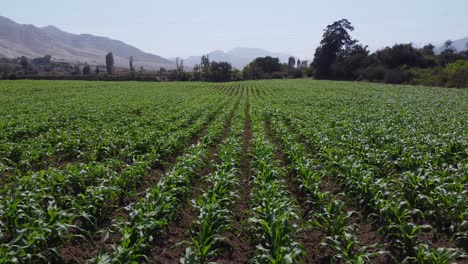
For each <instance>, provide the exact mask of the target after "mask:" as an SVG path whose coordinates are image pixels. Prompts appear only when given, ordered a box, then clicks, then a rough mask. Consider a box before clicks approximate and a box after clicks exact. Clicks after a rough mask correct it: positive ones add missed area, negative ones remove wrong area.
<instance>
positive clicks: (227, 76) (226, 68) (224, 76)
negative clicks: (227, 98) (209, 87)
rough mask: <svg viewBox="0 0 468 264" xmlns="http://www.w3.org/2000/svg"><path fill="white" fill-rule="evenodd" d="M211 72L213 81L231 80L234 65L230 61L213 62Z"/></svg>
mask: <svg viewBox="0 0 468 264" xmlns="http://www.w3.org/2000/svg"><path fill="white" fill-rule="evenodd" d="M210 72H211V74H210V80H211V81H213V82H229V81H231V79H232V66H231V64H230V63H228V62H216V61H213V62H211V65H210Z"/></svg>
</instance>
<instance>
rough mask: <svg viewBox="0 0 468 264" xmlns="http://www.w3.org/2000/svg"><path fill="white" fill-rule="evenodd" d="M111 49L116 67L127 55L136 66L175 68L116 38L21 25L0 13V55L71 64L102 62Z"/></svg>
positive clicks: (167, 62) (120, 64) (123, 61)
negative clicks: (40, 58) (44, 58)
mask: <svg viewBox="0 0 468 264" xmlns="http://www.w3.org/2000/svg"><path fill="white" fill-rule="evenodd" d="M108 52H113V54H114V60H115V63H116V66H118V67H128V60H129V57H130V56H133V57H134V64H135V66H136V67H140V66H143V67H144V68H145V69H151V70H157V69H159V68H160V67H165V68H169V69H170V68H174V63H173V62H172V61H170V60H167V59H165V58H162V57H160V56H157V55H154V54H150V53H146V52H143V51H141V50H139V49H137V48H135V47H133V46H131V45H128V44H126V43H124V42H122V41H119V40H113V39H109V38H106V37H99V36H93V35H90V34H80V35H77V34H72V33H68V32H64V31H62V30H60V29H58V28H56V27H53V26H47V27H42V28H41V27H36V26H33V25H22V24H18V23H15V22H14V21H12V20H10V19H8V18H5V17H1V16H0V57H7V58H16V57H20V56H26V57H28V58H35V57H43V56H44V55H51V56H52V57H53V59H54V60H57V61H66V62H71V63H77V62H81V63H85V62H87V63H89V64H92V65H97V64H104V63H105V61H104V60H105V59H104V58H105V55H106V54H107V53H108Z"/></svg>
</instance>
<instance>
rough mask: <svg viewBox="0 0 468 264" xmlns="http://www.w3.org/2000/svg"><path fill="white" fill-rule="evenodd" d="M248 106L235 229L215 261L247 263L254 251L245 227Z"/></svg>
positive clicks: (249, 153) (247, 188)
mask: <svg viewBox="0 0 468 264" xmlns="http://www.w3.org/2000/svg"><path fill="white" fill-rule="evenodd" d="M250 122H251V120H250V106H249V104H248V103H247V105H246V107H245V122H244V140H243V145H242V154H241V164H240V165H241V176H240V182H239V184H240V188H239V192H238V194H239V198H238V200H237V201H236V204H235V205H234V208H233V213H234V218H235V222H234V228H235V231H233V232H228V233H227V234H226V238H227V239H226V242H225V243H224V244H223V245H222V247H223V250H222V251H221V254H220V255H219V256H218V258H217V259H216V262H217V263H226V264H227V263H239V264H240V263H249V262H250V259H251V256H252V255H253V252H254V250H255V249H254V247H253V246H252V245H251V243H250V241H249V238H248V234H247V230H246V229H247V228H246V222H245V221H246V219H247V218H248V216H247V212H248V210H249V205H248V200H249V194H250V186H249V177H250V161H251V150H250V145H251V143H250V142H251V140H252V130H251V126H250Z"/></svg>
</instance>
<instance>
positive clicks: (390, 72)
mask: <svg viewBox="0 0 468 264" xmlns="http://www.w3.org/2000/svg"><path fill="white" fill-rule="evenodd" d="M383 81H384V83H391V84H400V83H404V82H405V81H406V78H405V71H404V70H403V69H400V68H396V69H387V70H386V71H385V76H384V79H383Z"/></svg>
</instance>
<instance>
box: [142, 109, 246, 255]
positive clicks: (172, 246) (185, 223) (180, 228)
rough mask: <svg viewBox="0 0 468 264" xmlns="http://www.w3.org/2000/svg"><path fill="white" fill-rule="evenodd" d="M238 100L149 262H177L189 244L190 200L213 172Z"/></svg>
mask: <svg viewBox="0 0 468 264" xmlns="http://www.w3.org/2000/svg"><path fill="white" fill-rule="evenodd" d="M239 102H240V101H239V100H238V101H237V102H236V104H235V106H234V108H233V110H232V111H231V112H230V113H229V116H228V118H227V121H226V124H225V127H224V130H223V132H222V136H221V137H219V138H218V139H217V140H215V142H213V144H212V145H211V146H210V151H209V154H208V156H207V158H206V164H207V165H206V166H205V167H204V168H202V169H201V171H200V175H201V177H199V178H195V179H194V180H193V188H192V190H191V192H190V195H189V199H188V200H187V202H186V203H185V204H184V205H183V207H182V210H181V211H180V212H179V214H178V216H177V218H176V221H174V222H172V223H171V225H170V227H169V228H168V233H167V234H165V235H164V236H159V237H158V238H157V239H156V241H155V243H154V245H153V247H152V248H151V250H150V253H149V262H150V263H161V264H165V263H179V260H180V258H181V257H183V256H184V254H185V249H186V248H187V246H189V245H190V235H189V230H190V226H191V225H192V224H193V223H194V222H195V219H196V218H197V214H198V212H197V210H196V209H195V208H194V207H193V206H192V204H191V201H192V200H193V199H195V198H196V197H197V196H198V195H200V194H201V193H203V190H202V188H203V187H202V178H203V176H205V175H207V174H209V173H211V172H213V169H214V167H213V166H212V165H211V164H215V163H218V162H219V160H218V156H217V153H218V152H219V150H220V147H221V145H220V143H221V142H222V140H223V139H225V138H226V137H227V135H228V134H229V131H230V129H231V122H232V118H233V115H234V112H235V111H236V110H237V108H238V106H239ZM205 187H206V186H205ZM156 237H157V235H156Z"/></svg>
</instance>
